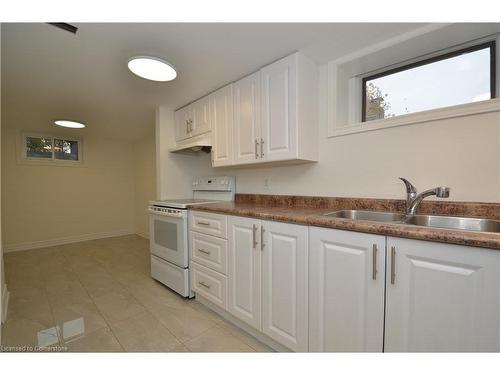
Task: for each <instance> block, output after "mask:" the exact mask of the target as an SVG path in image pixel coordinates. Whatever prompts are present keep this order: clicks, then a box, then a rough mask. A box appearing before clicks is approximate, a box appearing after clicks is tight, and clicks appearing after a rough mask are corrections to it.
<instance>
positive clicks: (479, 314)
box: [190, 211, 500, 352]
mask: <svg viewBox="0 0 500 375" xmlns="http://www.w3.org/2000/svg"><path fill="white" fill-rule="evenodd" d="M190 220H191V224H190V225H191V230H192V231H193V232H192V236H191V244H192V246H194V247H196V248H197V249H198V248H199V249H201V250H203V251H201V253H200V254H198V253H196V252H194V253H193V252H192V256H193V258H192V260H193V261H194V262H195V263H196V264H195V270H196V274H195V280H194V282H196V283H198V284H197V285H195V287H194V288H195V289H194V290H195V291H197V292H199V294H200V295H201V296H204V297H205V298H206V299H208V300H210V301H212V302H213V303H214V304H216V305H217V306H219V307H223V308H224V309H225V310H226V311H228V312H229V313H230V314H232V315H233V316H234V317H236V318H238V319H239V320H241V321H242V322H244V323H246V324H247V325H248V326H250V327H252V328H253V329H255V330H256V331H259V332H261V333H263V334H265V335H266V336H268V337H270V338H272V339H273V340H274V341H275V342H277V343H279V344H281V345H283V346H285V347H287V348H289V349H291V350H294V351H311V352H382V351H385V352H486V351H491V352H498V351H500V252H499V251H497V250H489V249H483V248H473V247H467V246H460V245H451V244H444V243H436V242H430V241H420V240H410V239H404V238H393V237H386V236H382V235H376V234H369V233H359V232H353V231H345V230H337V229H330V228H319V227H307V226H303V225H296V224H289V223H282V222H274V221H264V220H258V219H254V218H247V217H239V216H238V217H236V216H226V215H219V214H212V213H207V212H197V211H191V214H190ZM212 228H213V229H212ZM195 232H198V234H197V233H195ZM214 234H215V235H217V236H218V237H212V236H211V235H214ZM226 238H227V242H226V240H225V239H226ZM193 244H194V245H193ZM226 247H227V249H226ZM226 251H227V261H225V258H226V256H225V254H226ZM208 252H210V253H209V254H207V253H208ZM205 267H208V269H206V268H205ZM226 269H227V276H226V275H225V274H224V272H226V271H225V270H226ZM215 271H217V272H215ZM200 282H201V284H200ZM203 284H205V285H203ZM207 285H209V287H208V286H207ZM226 290H227V299H226Z"/></svg>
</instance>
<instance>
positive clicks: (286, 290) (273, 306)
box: [262, 221, 308, 352]
mask: <svg viewBox="0 0 500 375" xmlns="http://www.w3.org/2000/svg"><path fill="white" fill-rule="evenodd" d="M262 230H263V231H264V232H263V236H262V238H263V243H262V249H263V250H262V254H263V255H262V256H263V258H262V306H263V309H262V328H263V332H264V333H266V334H267V335H269V336H270V337H272V338H273V339H274V340H276V341H277V342H279V343H281V344H283V345H284V346H286V347H288V348H290V349H292V350H294V351H301V352H304V351H307V340H308V337H307V336H308V335H307V331H308V298H307V292H308V287H307V283H308V278H307V272H308V266H307V263H308V241H307V237H308V233H307V227H306V226H302V225H294V224H285V223H278V222H271V221H265V222H263V223H262Z"/></svg>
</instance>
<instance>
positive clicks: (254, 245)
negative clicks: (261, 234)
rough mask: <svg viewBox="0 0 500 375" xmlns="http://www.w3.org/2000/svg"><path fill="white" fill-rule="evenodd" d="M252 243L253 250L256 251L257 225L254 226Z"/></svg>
mask: <svg viewBox="0 0 500 375" xmlns="http://www.w3.org/2000/svg"><path fill="white" fill-rule="evenodd" d="M252 236H253V238H252V243H253V248H254V249H255V248H256V247H257V225H255V224H254V225H253V226H252Z"/></svg>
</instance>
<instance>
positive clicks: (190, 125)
mask: <svg viewBox="0 0 500 375" xmlns="http://www.w3.org/2000/svg"><path fill="white" fill-rule="evenodd" d="M188 123H189V132H190V133H191V132H192V131H193V120H191V119H189V121H188Z"/></svg>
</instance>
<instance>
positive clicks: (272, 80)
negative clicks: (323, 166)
mask: <svg viewBox="0 0 500 375" xmlns="http://www.w3.org/2000/svg"><path fill="white" fill-rule="evenodd" d="M296 56H297V55H296V54H295V55H292V56H289V57H286V58H284V59H281V60H279V61H277V62H275V63H274V64H271V65H269V66H267V67H265V68H263V69H262V70H261V77H262V80H261V137H260V139H259V142H260V150H261V155H260V157H261V158H262V159H264V160H267V161H273V160H286V159H293V158H294V157H297V118H296V116H297V108H296V106H297V102H296V95H297V74H296V72H297V58H296Z"/></svg>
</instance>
